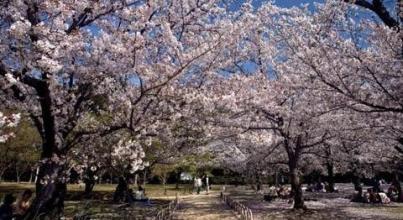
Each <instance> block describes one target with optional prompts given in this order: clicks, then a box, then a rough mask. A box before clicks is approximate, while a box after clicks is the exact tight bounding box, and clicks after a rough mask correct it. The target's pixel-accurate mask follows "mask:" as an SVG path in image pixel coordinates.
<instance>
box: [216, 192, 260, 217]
mask: <svg viewBox="0 0 403 220" xmlns="http://www.w3.org/2000/svg"><path fill="white" fill-rule="evenodd" d="M220 197H221V200H222V201H224V202H225V203H226V204H227V205H229V206H230V207H231V208H232V209H234V210H235V211H236V212H238V213H239V214H240V215H241V218H242V219H244V220H253V213H252V210H251V209H250V208H248V207H246V206H245V205H243V204H242V203H240V202H237V201H235V200H233V199H231V198H230V197H229V196H228V195H225V194H224V193H223V192H221V195H220Z"/></svg>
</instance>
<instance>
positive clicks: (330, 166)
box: [326, 162, 335, 193]
mask: <svg viewBox="0 0 403 220" xmlns="http://www.w3.org/2000/svg"><path fill="white" fill-rule="evenodd" d="M326 168H327V174H328V176H327V177H328V180H327V181H328V182H329V189H327V190H328V192H331V193H333V192H334V191H335V189H334V167H333V164H332V163H330V162H328V163H327V164H326Z"/></svg>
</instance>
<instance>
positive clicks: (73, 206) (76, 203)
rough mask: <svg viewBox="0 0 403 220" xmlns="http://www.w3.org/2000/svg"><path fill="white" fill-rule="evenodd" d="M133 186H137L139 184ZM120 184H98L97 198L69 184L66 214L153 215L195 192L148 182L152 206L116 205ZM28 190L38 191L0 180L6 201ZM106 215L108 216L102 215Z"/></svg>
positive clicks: (1, 194) (31, 186) (0, 194)
mask: <svg viewBox="0 0 403 220" xmlns="http://www.w3.org/2000/svg"><path fill="white" fill-rule="evenodd" d="M130 187H131V188H133V189H134V190H135V189H136V186H135V185H131V186H130ZM115 188H116V184H96V185H95V187H94V192H93V197H92V198H91V199H83V197H82V193H83V192H84V185H80V184H69V185H67V191H68V192H67V196H66V201H65V209H64V211H65V216H66V217H67V218H72V217H73V216H74V215H75V214H77V213H90V214H91V215H92V216H95V217H96V218H98V219H109V218H113V217H117V216H122V214H127V213H130V215H132V216H136V218H137V217H138V218H139V219H141V218H143V217H146V216H152V215H153V214H155V213H156V212H157V211H158V209H159V208H161V207H162V206H164V205H166V204H167V203H168V202H169V201H170V200H172V199H174V198H175V196H176V194H178V196H183V195H188V194H190V193H192V185H188V184H181V185H179V189H176V185H175V184H167V185H166V187H165V189H166V190H164V187H163V185H159V184H147V185H146V187H145V191H146V196H147V197H148V198H150V199H151V205H146V204H144V203H135V204H134V205H132V206H130V207H122V205H120V204H113V203H112V202H111V201H112V197H113V192H114V191H115ZM25 189H31V190H32V191H35V185H34V184H29V183H15V182H1V183H0V199H1V201H2V199H3V197H4V195H5V194H6V193H13V194H14V196H18V195H19V194H20V193H21V192H22V191H24V190H25ZM220 189H221V187H220V186H218V185H216V186H213V188H212V190H220ZM99 216H104V217H99Z"/></svg>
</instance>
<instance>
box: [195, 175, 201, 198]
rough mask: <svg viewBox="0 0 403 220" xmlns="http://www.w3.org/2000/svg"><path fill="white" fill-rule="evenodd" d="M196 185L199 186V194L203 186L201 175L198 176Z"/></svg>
mask: <svg viewBox="0 0 403 220" xmlns="http://www.w3.org/2000/svg"><path fill="white" fill-rule="evenodd" d="M196 187H197V194H200V189H201V187H202V180H201V179H200V177H197V178H196Z"/></svg>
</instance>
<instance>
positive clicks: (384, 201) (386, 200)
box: [378, 192, 390, 204]
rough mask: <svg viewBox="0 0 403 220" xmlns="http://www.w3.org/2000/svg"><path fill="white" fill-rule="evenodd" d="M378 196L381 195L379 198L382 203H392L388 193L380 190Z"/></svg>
mask: <svg viewBox="0 0 403 220" xmlns="http://www.w3.org/2000/svg"><path fill="white" fill-rule="evenodd" d="M378 196H379V200H380V201H381V203H382V204H389V203H390V199H389V197H388V196H387V195H386V193H384V192H380V193H378Z"/></svg>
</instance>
